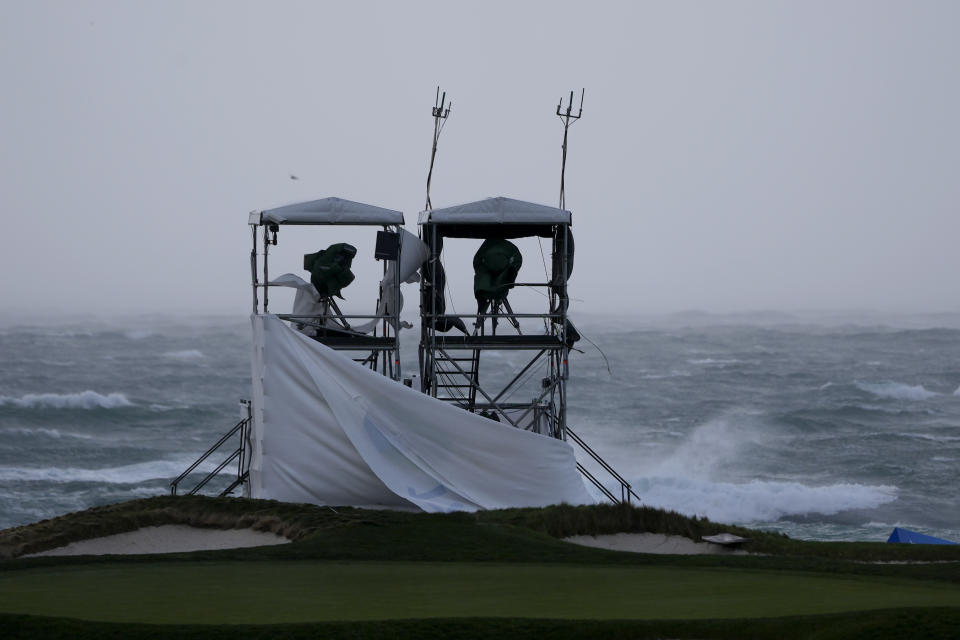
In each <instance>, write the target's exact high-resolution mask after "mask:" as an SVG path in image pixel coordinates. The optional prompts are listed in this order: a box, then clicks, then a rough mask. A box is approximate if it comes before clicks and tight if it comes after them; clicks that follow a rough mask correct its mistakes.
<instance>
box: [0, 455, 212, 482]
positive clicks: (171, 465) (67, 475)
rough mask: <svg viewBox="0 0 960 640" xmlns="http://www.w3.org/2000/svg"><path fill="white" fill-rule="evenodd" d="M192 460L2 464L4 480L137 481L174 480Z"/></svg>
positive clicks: (205, 468) (203, 469) (0, 473)
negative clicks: (98, 465)
mask: <svg viewBox="0 0 960 640" xmlns="http://www.w3.org/2000/svg"><path fill="white" fill-rule="evenodd" d="M192 462H193V460H187V459H183V460H152V461H150V462H140V463H137V464H128V465H124V466H122V467H107V468H104V469H81V468H71V467H10V466H0V481H5V482H10V481H19V482H103V483H108V484H135V483H138V482H147V481H149V480H170V479H171V478H175V477H177V476H178V475H180V473H181V472H182V471H183V470H184V469H186V468H187V467H188V466H189V465H190V464H191V463H192ZM213 469H214V465H213V464H202V465H200V467H198V468H197V472H198V473H203V472H209V471H212V470H213Z"/></svg>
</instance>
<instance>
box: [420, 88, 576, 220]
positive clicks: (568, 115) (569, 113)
mask: <svg viewBox="0 0 960 640" xmlns="http://www.w3.org/2000/svg"><path fill="white" fill-rule="evenodd" d="M584 93H586V89H581V90H580V110H579V111H577V114H576V115H573V91H571V92H570V102H568V103H567V110H566V111H563V98H562V97H561V98H560V103H559V104H558V105H557V115H558V116H560V119H561V120H563V163H562V164H561V165H560V208H561V209H566V207H567V198H566V195H565V194H564V178H565V177H566V173H567V133H568V132H569V131H570V125H572V124H573V123H574V122H576V121H577V120H579V119H580V116H582V115H583V94H584ZM427 200H429V198H427Z"/></svg>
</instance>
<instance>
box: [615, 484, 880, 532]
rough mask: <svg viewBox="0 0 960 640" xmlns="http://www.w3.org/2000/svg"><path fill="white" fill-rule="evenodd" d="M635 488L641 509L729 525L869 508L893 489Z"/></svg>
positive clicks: (841, 486)
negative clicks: (670, 512) (647, 506)
mask: <svg viewBox="0 0 960 640" xmlns="http://www.w3.org/2000/svg"><path fill="white" fill-rule="evenodd" d="M634 488H635V490H636V491H637V492H638V493H639V494H640V496H641V497H642V499H643V503H644V504H646V505H650V506H653V507H661V508H664V509H671V510H674V511H678V512H680V513H684V514H687V515H698V516H706V517H707V518H710V519H711V520H714V521H717V522H728V523H750V522H763V521H773V520H777V519H779V518H782V517H784V516H789V515H803V514H814V513H816V514H823V515H833V514H836V513H840V512H842V511H849V510H851V509H873V508H876V507H878V506H880V505H882V504H886V503H888V502H892V501H893V500H895V499H896V497H897V489H896V487H892V486H887V485H875V486H871V485H863V484H856V483H840V484H833V485H827V486H819V487H815V486H807V485H803V484H800V483H799V482H776V481H762V480H753V481H751V482H746V483H733V482H710V481H705V480H699V479H694V478H669V477H652V478H641V479H638V480H637V481H636V483H635V485H634Z"/></svg>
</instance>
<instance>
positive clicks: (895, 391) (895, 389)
mask: <svg viewBox="0 0 960 640" xmlns="http://www.w3.org/2000/svg"><path fill="white" fill-rule="evenodd" d="M855 384H856V386H857V388H858V389H860V390H861V391H866V392H867V393H872V394H873V395H875V396H879V397H881V398H892V399H894V400H929V399H930V398H933V397H935V396H938V395H940V394H939V393H937V392H936V391H928V390H927V389H925V388H924V387H923V385H922V384H918V385H916V386H911V385H909V384H903V383H901V382H879V383H870V382H857V383H855Z"/></svg>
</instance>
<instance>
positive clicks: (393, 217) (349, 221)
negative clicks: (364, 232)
mask: <svg viewBox="0 0 960 640" xmlns="http://www.w3.org/2000/svg"><path fill="white" fill-rule="evenodd" d="M249 223H250V224H252V225H264V224H304V225H306V224H343V225H383V226H386V225H402V224H403V213H402V212H400V211H394V210H393V209H384V208H383V207H375V206H373V205H370V204H364V203H362V202H354V201H353V200H344V199H343V198H323V199H321V200H311V201H309V202H298V203H295V204H288V205H286V206H283V207H275V208H273V209H264V210H262V211H251V212H250V219H249Z"/></svg>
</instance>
